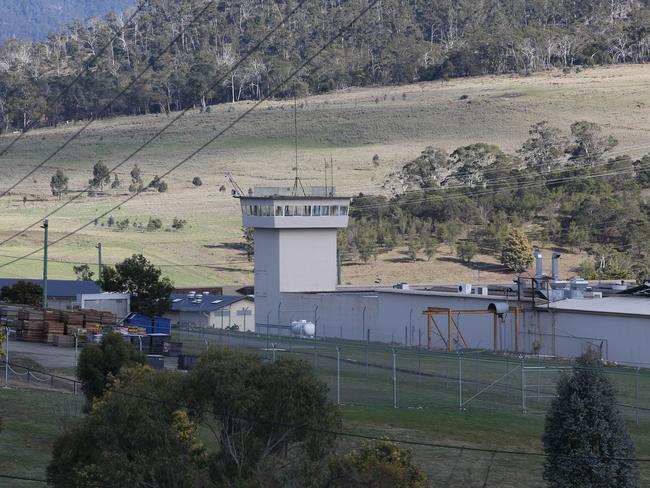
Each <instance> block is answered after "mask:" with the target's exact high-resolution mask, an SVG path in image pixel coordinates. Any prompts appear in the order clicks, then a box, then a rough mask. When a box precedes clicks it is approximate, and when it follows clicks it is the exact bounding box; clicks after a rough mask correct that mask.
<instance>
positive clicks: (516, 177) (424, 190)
mask: <svg viewBox="0 0 650 488" xmlns="http://www.w3.org/2000/svg"><path fill="white" fill-rule="evenodd" d="M633 147H650V144H647V145H643V146H629V147H628V148H626V149H622V150H621V153H620V154H619V155H626V154H625V153H624V152H623V151H628V150H629V149H632V148H633ZM612 155H615V154H614V153H612ZM582 160H583V159H582V158H581V159H577V158H576V159H574V160H572V161H571V162H573V163H575V162H576V161H577V162H579V161H582ZM611 163H612V162H611V161H609V160H607V161H603V162H601V163H597V164H594V165H593V166H591V167H590V168H587V169H593V168H597V167H602V166H606V165H608V164H611ZM642 167H644V166H642ZM645 167H647V166H645ZM645 167H644V168H645ZM509 169H510V170H515V169H517V168H515V167H514V166H510V167H506V168H499V169H493V170H489V169H488V170H485V171H482V172H481V174H489V173H492V172H501V171H507V170H509ZM525 169H530V168H525ZM580 169H581V168H578V167H576V166H566V167H564V168H561V169H558V170H556V171H555V172H554V174H557V173H565V172H572V171H579V170H580ZM635 169H636V168H635ZM468 174H474V173H472V172H465V173H458V174H457V175H461V176H462V175H468ZM455 176H456V175H455ZM525 176H526V175H525V174H524V173H522V174H521V175H513V176H510V177H507V178H502V179H500V180H499V184H500V185H501V186H503V183H507V182H512V181H517V180H519V179H520V178H522V177H525ZM535 176H537V175H535ZM549 181H551V182H552V181H554V180H549ZM558 181H559V180H558ZM475 186H476V185H472V184H457V185H449V186H445V187H443V186H440V187H430V188H421V189H415V190H407V191H405V192H402V193H400V194H399V196H404V195H409V194H421V193H427V192H435V191H444V190H449V189H457V188H474V187H475ZM361 188H373V187H371V186H366V187H361ZM374 188H377V189H385V188H384V187H383V186H381V185H376V186H375V187H374ZM351 189H352V190H354V188H353V187H351ZM373 196H375V195H363V196H361V197H356V198H357V199H361V198H371V197H373Z"/></svg>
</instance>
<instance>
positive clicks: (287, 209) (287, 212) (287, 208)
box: [284, 205, 293, 217]
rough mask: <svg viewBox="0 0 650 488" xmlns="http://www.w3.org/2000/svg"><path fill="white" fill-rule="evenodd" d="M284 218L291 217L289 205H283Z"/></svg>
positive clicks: (291, 209)
mask: <svg viewBox="0 0 650 488" xmlns="http://www.w3.org/2000/svg"><path fill="white" fill-rule="evenodd" d="M284 216H285V217H293V206H291V205H285V206H284Z"/></svg>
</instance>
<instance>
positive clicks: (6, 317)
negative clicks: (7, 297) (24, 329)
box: [0, 305, 22, 326]
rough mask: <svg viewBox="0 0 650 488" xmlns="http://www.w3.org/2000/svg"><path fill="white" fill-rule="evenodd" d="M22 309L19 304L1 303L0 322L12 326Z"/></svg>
mask: <svg viewBox="0 0 650 488" xmlns="http://www.w3.org/2000/svg"><path fill="white" fill-rule="evenodd" d="M21 309H22V307H21V306H19V305H0V322H2V323H3V324H8V325H10V326H13V325H15V324H16V322H18V316H19V314H20V310H21Z"/></svg>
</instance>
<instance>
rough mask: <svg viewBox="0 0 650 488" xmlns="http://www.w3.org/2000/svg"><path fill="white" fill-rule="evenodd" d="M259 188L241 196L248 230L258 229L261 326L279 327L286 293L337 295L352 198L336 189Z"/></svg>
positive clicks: (257, 301)
mask: <svg viewBox="0 0 650 488" xmlns="http://www.w3.org/2000/svg"><path fill="white" fill-rule="evenodd" d="M293 193H294V192H292V189H291V188H269V187H258V188H255V191H254V193H253V195H252V196H240V197H239V198H240V203H241V208H242V216H243V223H244V227H252V228H253V229H255V308H256V317H257V319H256V322H257V324H262V326H264V324H267V319H268V320H269V323H271V324H274V325H288V324H279V322H280V317H278V315H279V314H278V313H277V310H278V308H279V306H280V302H281V301H282V298H281V294H282V293H292V292H293V293H296V292H298V293H299V292H323V291H335V290H336V285H337V253H336V231H337V229H340V228H344V227H347V225H348V211H349V207H350V198H349V197H337V196H333V195H334V192H333V190H332V188H327V189H325V188H321V187H311V188H306V189H305V191H304V193H303V192H302V191H301V192H300V193H301V194H300V195H294V194H293Z"/></svg>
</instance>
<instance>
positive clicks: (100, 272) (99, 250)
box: [95, 242, 102, 281]
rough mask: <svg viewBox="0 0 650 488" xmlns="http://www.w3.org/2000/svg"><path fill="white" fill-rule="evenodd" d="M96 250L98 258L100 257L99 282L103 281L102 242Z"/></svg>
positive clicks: (98, 261)
mask: <svg viewBox="0 0 650 488" xmlns="http://www.w3.org/2000/svg"><path fill="white" fill-rule="evenodd" d="M95 248H97V254H98V256H97V257H98V260H97V263H98V271H99V275H98V276H99V280H100V281H101V280H102V243H101V242H99V243H97V245H96V246H95Z"/></svg>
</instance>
